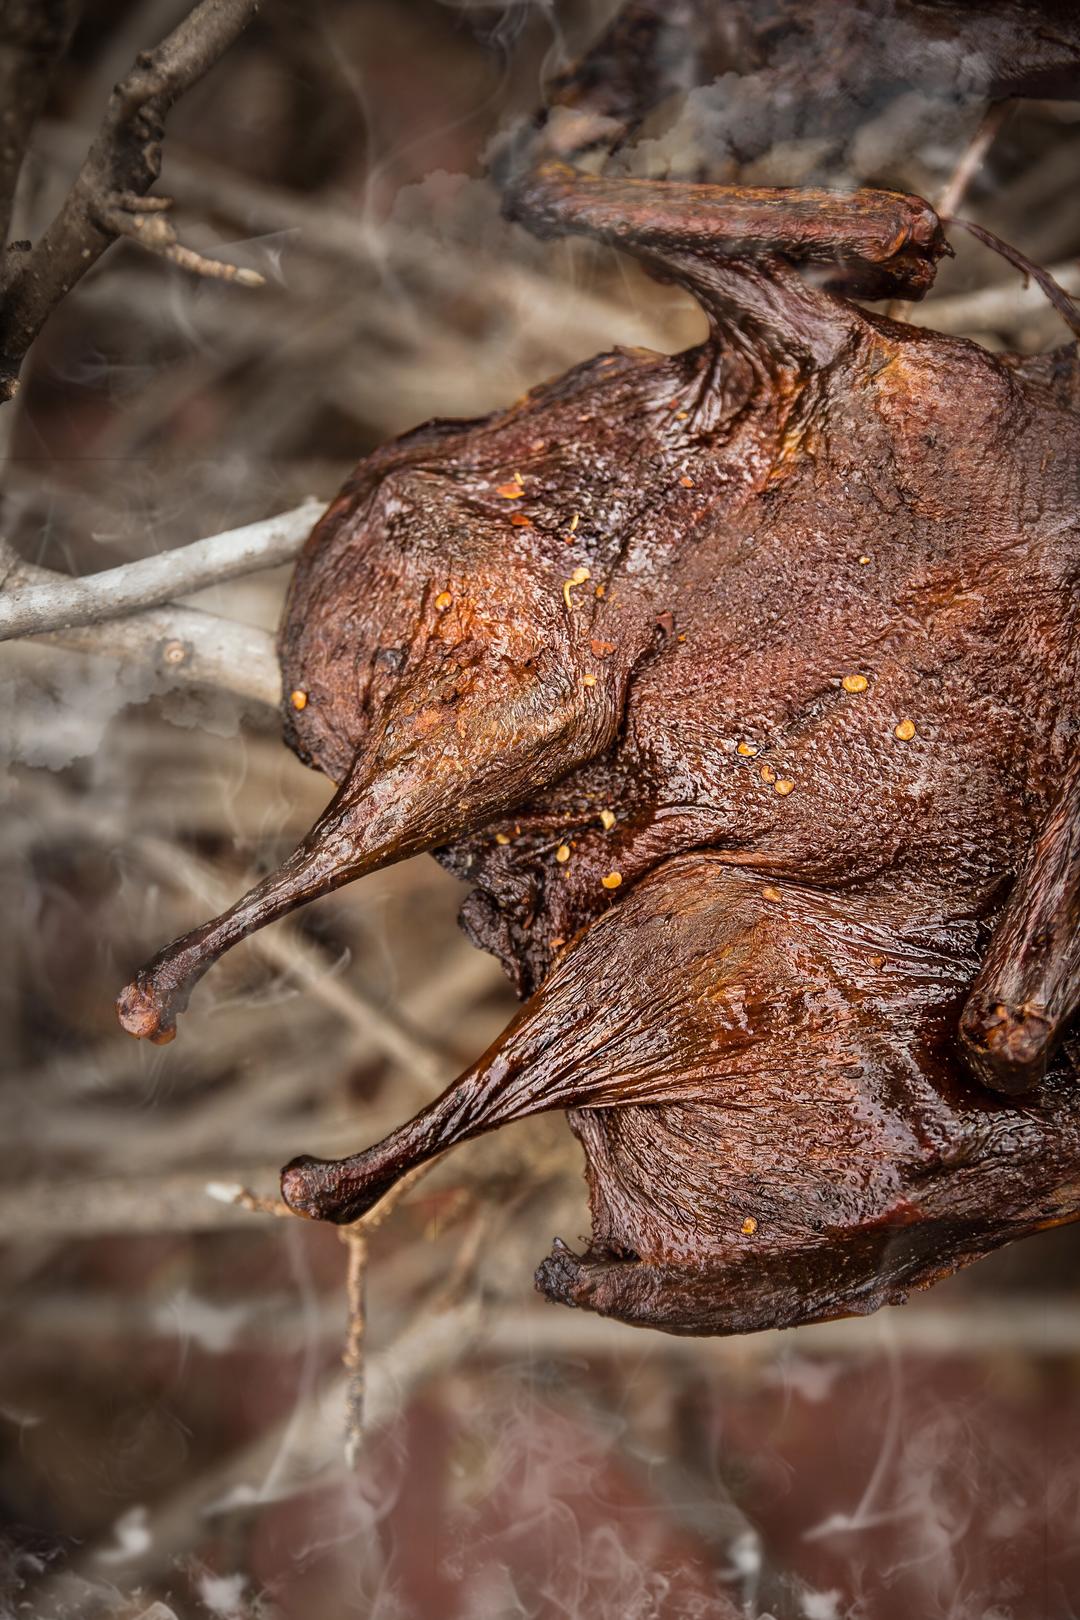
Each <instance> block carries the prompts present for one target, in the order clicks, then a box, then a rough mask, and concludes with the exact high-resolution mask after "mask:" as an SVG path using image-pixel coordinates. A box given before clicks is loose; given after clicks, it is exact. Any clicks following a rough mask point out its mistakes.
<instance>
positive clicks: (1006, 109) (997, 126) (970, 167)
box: [934, 101, 1016, 217]
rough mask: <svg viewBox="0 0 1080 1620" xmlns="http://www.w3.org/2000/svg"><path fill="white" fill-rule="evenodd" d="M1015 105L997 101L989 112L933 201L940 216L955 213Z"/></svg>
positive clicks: (1009, 102) (1010, 102) (1011, 102)
mask: <svg viewBox="0 0 1080 1620" xmlns="http://www.w3.org/2000/svg"><path fill="white" fill-rule="evenodd" d="M1015 105H1016V103H1015V102H1013V101H997V102H995V103H994V104H993V106H992V107H990V108H989V109H988V110H987V113H986V116H985V117H984V118H983V120H982V122H981V123H980V125H979V127H978V129H977V130H976V131H975V134H974V135H973V136H972V138H971V140H970V141H969V142H968V144H967V146H966V147H965V148H964V151H963V152H962V153H961V155H960V158H959V161H958V162H957V164H956V167H955V168H954V169H953V172H952V174H951V175H950V176H949V178H948V180H947V181H946V183H945V185H944V186H943V187H942V189H941V192H940V194H939V195H938V196H937V197H935V198H934V211H935V212H936V213H937V214H938V215H939V216H941V217H945V216H946V215H949V214H955V212H956V210H957V209H958V208H959V207H960V204H961V203H962V202H963V200H964V198H965V197H966V195H967V189H968V187H969V186H970V184H971V182H972V180H974V178H975V176H976V174H977V173H978V172H979V170H980V168H981V167H982V164H983V160H984V159H985V157H986V154H987V153H988V152H989V150H990V148H991V147H992V146H993V144H994V142H995V141H996V140H997V138H998V136H999V135H1000V134H1001V131H1002V130H1003V129H1004V127H1005V125H1006V123H1007V122H1008V120H1009V118H1010V116H1011V114H1012V111H1013V108H1014V107H1015Z"/></svg>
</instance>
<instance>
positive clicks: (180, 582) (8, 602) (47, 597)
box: [0, 497, 326, 641]
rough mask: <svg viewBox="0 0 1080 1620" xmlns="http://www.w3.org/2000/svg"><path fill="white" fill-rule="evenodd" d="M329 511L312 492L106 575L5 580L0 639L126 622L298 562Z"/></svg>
mask: <svg viewBox="0 0 1080 1620" xmlns="http://www.w3.org/2000/svg"><path fill="white" fill-rule="evenodd" d="M325 511H326V503H325V502H323V501H317V500H315V499H314V497H310V498H309V499H308V500H306V501H304V502H303V503H302V504H301V505H300V506H296V507H293V509H292V511H290V512H281V513H279V514H278V516H277V517H272V518H263V519H262V520H261V521H260V522H258V523H247V524H245V525H244V526H243V528H240V529H228V530H226V531H225V533H224V534H215V535H211V536H210V537H209V538H208V539H206V540H195V541H193V542H192V544H191V545H189V546H177V547H176V548H175V549H174V550H172V551H162V552H159V553H158V554H157V556H156V557H143V558H140V559H139V561H138V562H131V563H124V564H122V565H121V566H120V567H119V568H108V569H106V570H104V572H102V573H100V574H89V575H86V576H84V577H83V578H81V579H67V578H64V577H63V576H62V575H60V574H56V575H54V576H53V577H52V580H51V581H50V582H49V583H48V584H40V585H35V586H31V587H30V589H25V588H24V589H22V590H17V591H15V590H11V589H10V586H9V587H8V588H7V589H3V583H6V582H3V583H0V590H2V594H0V641H7V640H9V639H10V638H11V637H12V636H35V635H41V634H42V633H43V632H44V631H47V630H69V629H71V628H72V627H73V626H75V625H83V624H99V623H100V622H101V621H102V620H103V619H119V618H122V617H123V616H124V615H125V614H128V613H133V612H136V611H138V610H139V609H143V608H148V607H156V606H158V605H159V604H160V603H162V602H172V601H175V599H176V598H177V597H178V596H190V595H191V593H192V592H193V591H201V590H203V589H204V588H205V587H206V586H207V585H219V584H221V583H222V581H223V580H227V579H235V578H236V576H237V575H238V574H250V573H253V572H254V571H255V570H256V569H259V568H276V567H277V566H278V564H279V563H284V562H291V560H292V559H293V558H294V557H295V556H296V554H297V552H298V551H299V550H300V547H301V546H302V545H303V543H304V541H305V540H306V539H307V537H308V535H309V534H310V533H311V530H312V529H313V527H314V526H315V524H316V523H317V522H318V520H319V518H320V517H322V515H323V513H324V512H325ZM8 578H9V580H10V578H11V576H10V575H9V576H8ZM19 583H22V581H19Z"/></svg>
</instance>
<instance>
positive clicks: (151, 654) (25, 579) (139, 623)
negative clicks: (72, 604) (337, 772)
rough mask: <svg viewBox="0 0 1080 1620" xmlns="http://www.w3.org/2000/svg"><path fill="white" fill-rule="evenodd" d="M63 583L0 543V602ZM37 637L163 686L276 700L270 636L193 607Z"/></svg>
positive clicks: (167, 609) (278, 685) (278, 675)
mask: <svg viewBox="0 0 1080 1620" xmlns="http://www.w3.org/2000/svg"><path fill="white" fill-rule="evenodd" d="M68 583H70V582H69V581H68V580H67V579H66V578H65V577H64V575H62V574H54V573H53V571H52V570H51V569H49V568H37V567H35V566H34V564H33V563H28V562H25V561H24V560H23V559H22V558H21V557H18V556H16V554H15V553H14V552H13V551H12V550H11V549H10V547H8V546H6V545H4V543H3V541H0V604H2V603H3V601H4V596H3V594H2V593H3V592H5V591H13V590H14V589H16V588H17V587H20V586H23V587H26V586H33V587H35V588H37V587H41V586H49V587H50V588H52V587H58V588H60V589H63V587H64V586H65V585H67V584H68ZM41 640H42V641H43V642H47V643H49V645H51V646H54V647H67V648H69V649H70V650H71V651H72V652H84V653H92V654H94V655H95V656H97V657H101V658H116V659H119V660H120V661H121V662H122V663H125V664H138V665H140V666H144V667H148V668H151V669H153V670H155V671H156V672H157V673H158V674H159V675H161V676H162V677H163V678H164V679H165V680H167V681H168V682H169V684H170V685H175V686H191V685H196V686H216V687H220V688H221V689H222V690H223V691H226V692H234V693H235V694H236V696H237V697H242V698H249V699H254V700H255V701H257V702H259V703H268V704H270V705H271V706H272V707H276V706H277V704H278V703H279V702H280V700H281V672H280V670H279V668H278V661H277V652H276V649H275V647H274V638H273V636H270V635H267V633H266V631H265V630H259V629H257V628H256V627H255V626H254V625H250V624H239V623H238V622H237V621H236V620H234V619H222V618H219V617H218V616H217V614H215V613H203V612H202V611H201V610H200V609H198V608H181V607H173V606H168V607H164V608H157V609H155V610H153V611H152V612H150V613H136V614H132V615H131V616H130V617H129V618H126V619H109V620H106V622H105V623H103V624H87V625H78V626H75V627H74V628H73V629H70V630H56V631H52V632H50V633H48V634H46V635H43V636H42V637H41Z"/></svg>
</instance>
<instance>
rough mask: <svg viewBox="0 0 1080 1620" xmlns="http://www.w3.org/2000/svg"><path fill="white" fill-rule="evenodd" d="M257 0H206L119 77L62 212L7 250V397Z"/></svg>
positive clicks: (146, 185) (3, 348)
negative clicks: (118, 206)
mask: <svg viewBox="0 0 1080 1620" xmlns="http://www.w3.org/2000/svg"><path fill="white" fill-rule="evenodd" d="M257 7H258V0H200V3H199V4H198V5H197V6H195V8H194V10H193V11H191V12H190V13H189V15H188V16H187V17H186V18H185V19H184V21H183V22H182V23H181V24H180V25H179V27H178V28H175V29H174V30H173V32H172V33H171V34H170V35H169V36H168V38H167V39H165V40H163V41H162V43H161V44H160V45H159V46H158V47H157V48H156V50H153V51H144V52H142V53H141V54H140V55H139V56H138V57H137V58H136V60H135V65H134V67H133V68H132V69H131V71H130V72H129V73H128V74H127V75H126V77H125V78H123V79H122V80H121V81H120V83H119V84H118V85H117V86H116V88H115V90H114V91H113V93H112V95H111V97H110V98H109V105H108V108H107V109H106V113H105V118H104V121H103V124H102V127H101V131H100V133H99V134H98V136H97V139H96V140H95V141H94V143H93V145H92V146H91V148H90V151H89V152H88V153H87V156H86V158H85V160H84V162H83V165H82V168H81V169H80V171H79V174H78V176H77V178H76V180H75V183H74V184H73V186H72V188H71V190H70V191H69V192H68V194H67V196H66V198H65V199H64V202H63V203H62V205H61V207H60V211H59V213H58V214H57V215H56V218H55V219H54V220H53V221H52V223H51V224H50V225H49V226H48V227H47V229H46V230H45V232H44V233H43V235H42V236H41V237H40V238H39V239H38V241H37V242H36V243H35V244H34V246H33V247H32V248H31V249H30V250H29V251H20V252H18V253H12V254H10V255H9V257H8V263H7V265H6V266H5V271H6V274H5V275H4V278H3V287H2V293H3V296H2V298H0V400H3V399H10V398H12V396H13V395H14V394H15V392H16V390H17V388H18V385H19V371H20V368H21V366H22V362H23V360H24V358H25V356H26V353H27V350H28V349H29V347H30V345H31V343H33V341H34V339H35V338H36V337H37V335H38V333H39V332H40V331H41V328H42V327H43V326H44V324H45V322H46V321H47V320H48V318H49V316H50V315H51V314H52V312H53V310H54V309H55V308H56V306H57V305H58V304H59V303H60V301H61V299H62V298H63V297H64V296H65V294H67V293H68V292H70V290H71V288H72V287H73V286H74V285H75V283H76V282H77V281H79V280H81V279H82V277H83V276H84V275H85V274H86V272H87V271H88V270H89V269H90V268H91V266H92V265H93V264H95V263H96V262H97V260H98V259H99V258H100V257H101V255H102V254H103V253H104V252H105V250H106V248H108V247H109V246H110V245H111V244H112V243H113V242H114V241H115V240H116V237H117V234H118V233H117V230H116V227H115V223H110V219H109V215H110V211H111V210H112V209H113V208H114V207H115V203H116V198H117V197H118V196H121V195H128V196H137V197H142V196H144V195H145V193H146V192H147V191H149V190H150V187H151V186H152V185H153V184H154V181H155V180H156V179H157V177H158V174H159V172H160V169H161V140H162V137H163V135H164V129H165V118H166V115H167V114H168V112H169V109H170V108H171V107H172V106H173V104H174V102H175V101H176V100H177V99H178V98H179V97H180V96H182V95H183V94H184V92H185V91H186V90H189V89H190V88H191V86H192V85H193V84H195V83H196V82H197V81H198V80H199V79H201V78H202V77H203V75H204V74H205V73H206V72H207V71H208V70H209V69H210V68H211V67H212V66H213V65H214V63H215V62H216V61H217V60H218V58H219V57H220V56H221V55H222V54H223V52H224V51H226V50H227V49H228V47H229V46H230V45H231V44H232V43H233V41H234V40H235V39H236V38H237V36H238V35H239V34H240V33H242V32H243V30H244V29H245V28H246V27H247V25H248V23H249V22H250V21H251V19H252V17H253V16H254V15H255V12H256V10H257Z"/></svg>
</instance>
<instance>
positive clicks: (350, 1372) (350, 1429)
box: [338, 1221, 368, 1469]
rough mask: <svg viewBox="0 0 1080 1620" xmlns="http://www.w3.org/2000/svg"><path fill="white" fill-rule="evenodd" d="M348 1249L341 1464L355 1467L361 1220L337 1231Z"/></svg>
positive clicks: (364, 1240)
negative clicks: (342, 1457) (343, 1431)
mask: <svg viewBox="0 0 1080 1620" xmlns="http://www.w3.org/2000/svg"><path fill="white" fill-rule="evenodd" d="M338 1236H339V1237H340V1239H341V1241H342V1242H343V1243H344V1244H345V1246H346V1248H347V1249H348V1251H349V1264H348V1269H347V1270H346V1273H345V1299H346V1304H347V1309H348V1318H347V1321H348V1326H347V1329H346V1333H345V1344H344V1347H343V1349H342V1352H341V1364H342V1366H343V1367H344V1368H345V1466H346V1468H350V1469H351V1468H355V1467H356V1465H357V1463H358V1462H359V1460H360V1448H361V1446H362V1444H363V1439H364V1337H365V1334H366V1332H367V1258H368V1234H367V1230H366V1228H365V1227H364V1224H363V1222H362V1221H361V1222H358V1223H357V1225H355V1226H346V1227H344V1228H343V1229H342V1230H341V1231H340V1232H339V1233H338Z"/></svg>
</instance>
